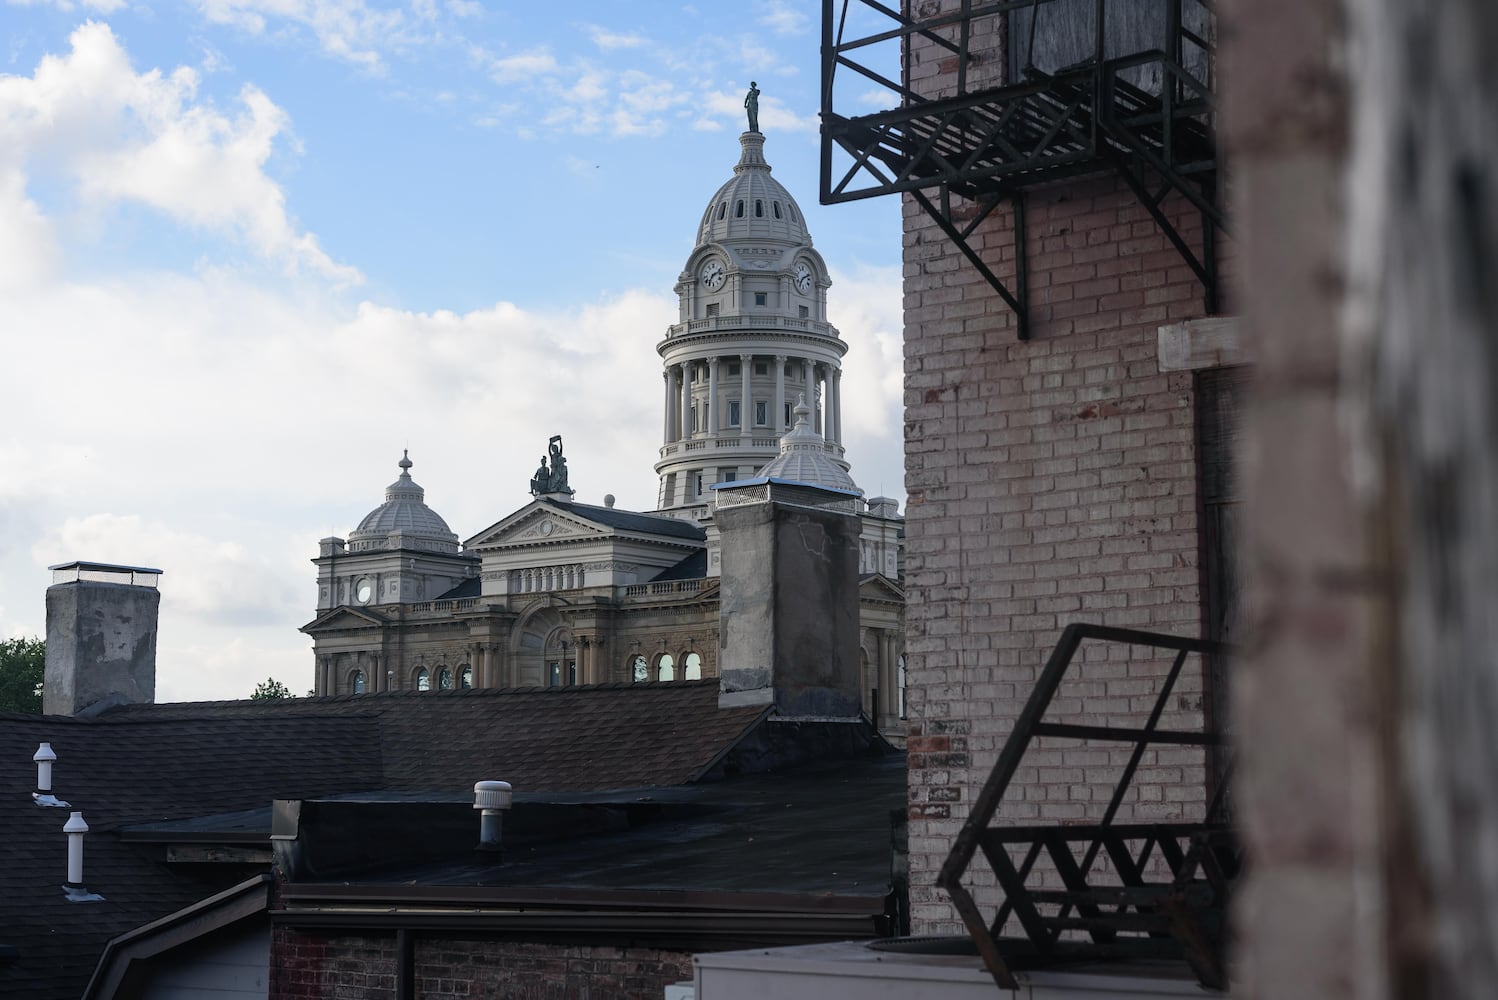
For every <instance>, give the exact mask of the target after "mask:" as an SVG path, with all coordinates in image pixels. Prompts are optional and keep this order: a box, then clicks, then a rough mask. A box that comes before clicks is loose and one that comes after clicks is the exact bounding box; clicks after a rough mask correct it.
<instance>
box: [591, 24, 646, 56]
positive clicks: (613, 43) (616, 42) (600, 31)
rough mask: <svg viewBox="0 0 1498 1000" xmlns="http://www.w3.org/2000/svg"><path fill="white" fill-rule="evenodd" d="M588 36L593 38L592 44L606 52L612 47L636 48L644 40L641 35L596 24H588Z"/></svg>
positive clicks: (643, 42)
mask: <svg viewBox="0 0 1498 1000" xmlns="http://www.w3.org/2000/svg"><path fill="white" fill-rule="evenodd" d="M588 37H589V38H591V39H593V44H594V45H596V46H598V47H599V48H600V49H603V50H604V51H606V52H607V51H611V50H613V49H637V48H639V47H640V46H642V45H644V44H645V42H646V39H645V37H644V36H643V35H635V34H626V33H621V32H617V31H610V30H609V29H607V28H604V27H600V26H599V25H596V24H590V25H588Z"/></svg>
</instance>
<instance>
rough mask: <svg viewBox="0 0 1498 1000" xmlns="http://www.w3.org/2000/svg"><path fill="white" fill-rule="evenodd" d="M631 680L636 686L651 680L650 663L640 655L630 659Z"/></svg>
mask: <svg viewBox="0 0 1498 1000" xmlns="http://www.w3.org/2000/svg"><path fill="white" fill-rule="evenodd" d="M629 679H630V681H632V682H633V683H635V684H638V683H640V682H641V681H648V680H650V661H648V660H646V659H645V657H644V656H642V655H641V654H639V653H636V654H635V655H634V656H632V657H630V660H629Z"/></svg>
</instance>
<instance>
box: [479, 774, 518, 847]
mask: <svg viewBox="0 0 1498 1000" xmlns="http://www.w3.org/2000/svg"><path fill="white" fill-rule="evenodd" d="M513 800H514V792H513V791H512V790H511V788H510V783H509V782H508V781H479V782H476V783H475V784H474V786H473V808H475V809H478V810H481V812H480V813H479V845H478V848H477V849H478V850H480V851H485V852H487V853H491V854H493V855H494V856H495V858H494V859H495V860H496V861H498V860H500V857H501V854H502V848H501V847H500V842H499V841H500V832H501V827H502V824H503V813H504V812H505V810H507V809H509V808H510V804H511V802H512V801H513Z"/></svg>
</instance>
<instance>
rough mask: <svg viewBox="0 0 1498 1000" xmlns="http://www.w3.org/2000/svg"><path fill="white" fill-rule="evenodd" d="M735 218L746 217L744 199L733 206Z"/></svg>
mask: <svg viewBox="0 0 1498 1000" xmlns="http://www.w3.org/2000/svg"><path fill="white" fill-rule="evenodd" d="M733 217H734V218H735V219H742V218H743V217H744V202H743V199H740V200H739V201H738V203H737V204H735V205H734V206H733Z"/></svg>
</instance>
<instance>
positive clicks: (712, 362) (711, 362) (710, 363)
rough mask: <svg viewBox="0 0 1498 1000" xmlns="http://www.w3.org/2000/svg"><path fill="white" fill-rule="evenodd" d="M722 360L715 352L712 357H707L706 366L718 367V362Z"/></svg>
mask: <svg viewBox="0 0 1498 1000" xmlns="http://www.w3.org/2000/svg"><path fill="white" fill-rule="evenodd" d="M722 360H723V359H722V358H720V357H718V356H717V355H716V354H714V355H713V356H712V357H710V358H708V359H707V366H708V367H709V368H716V367H718V363H719V362H721V361H722Z"/></svg>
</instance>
